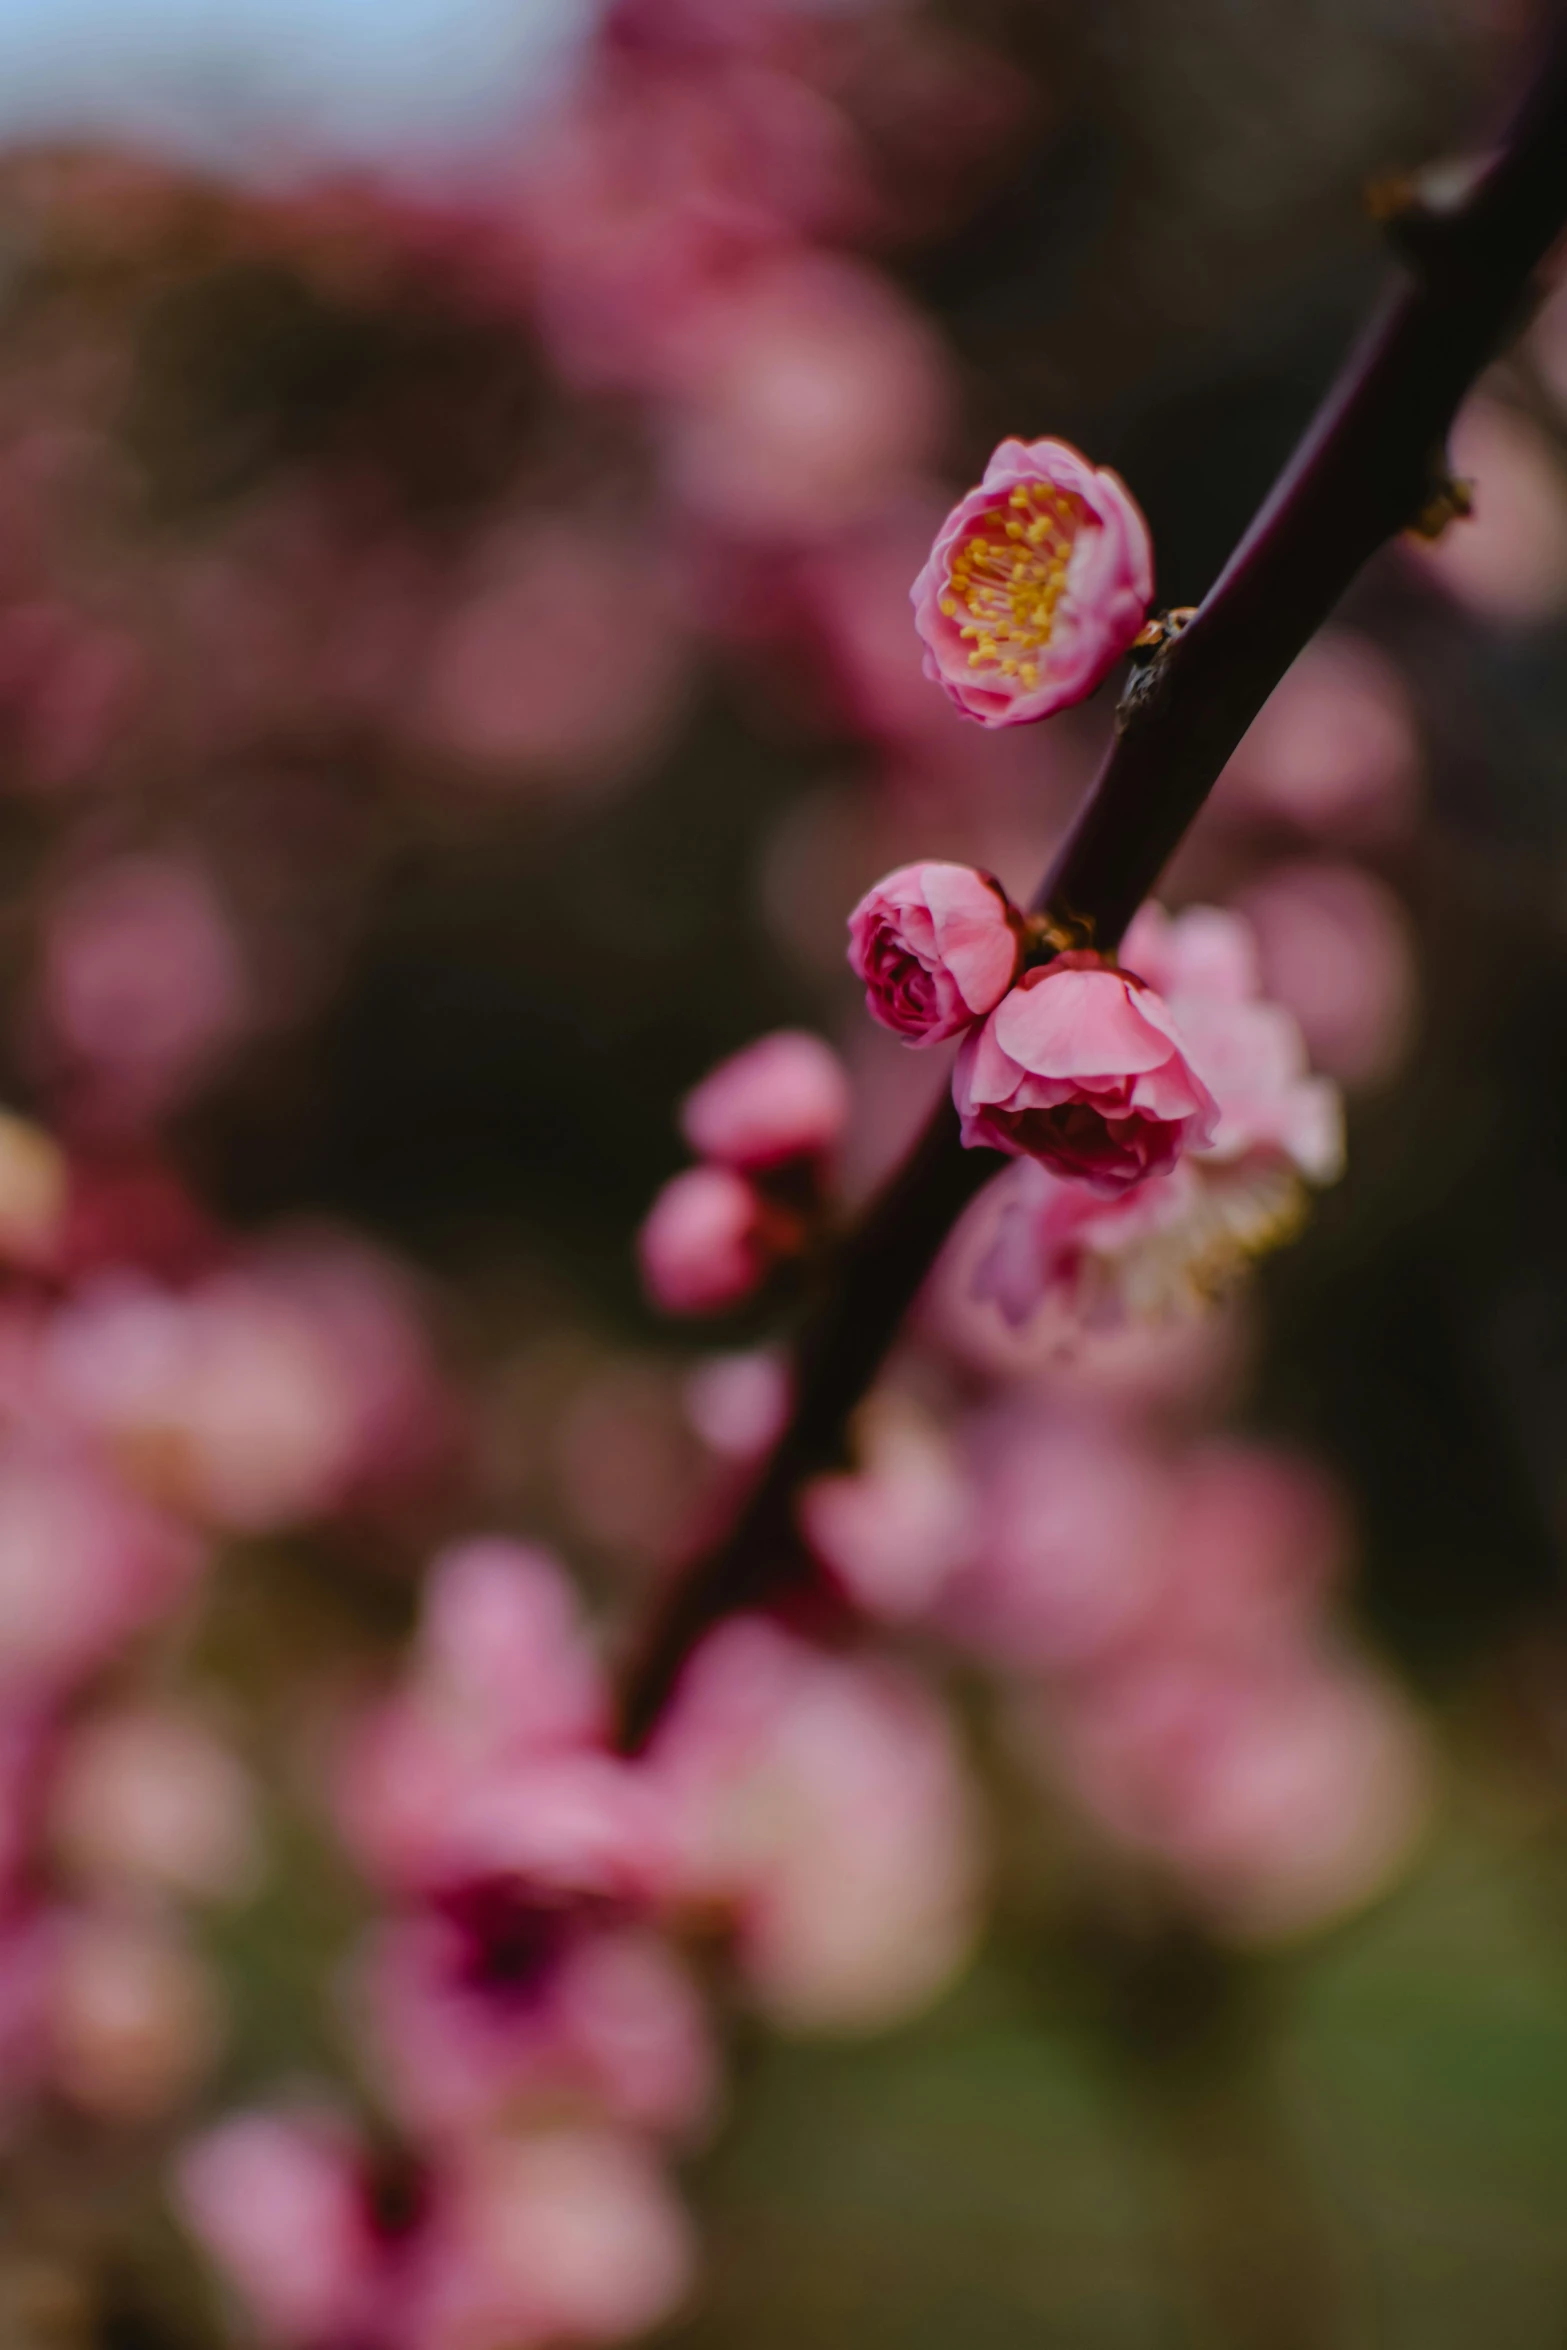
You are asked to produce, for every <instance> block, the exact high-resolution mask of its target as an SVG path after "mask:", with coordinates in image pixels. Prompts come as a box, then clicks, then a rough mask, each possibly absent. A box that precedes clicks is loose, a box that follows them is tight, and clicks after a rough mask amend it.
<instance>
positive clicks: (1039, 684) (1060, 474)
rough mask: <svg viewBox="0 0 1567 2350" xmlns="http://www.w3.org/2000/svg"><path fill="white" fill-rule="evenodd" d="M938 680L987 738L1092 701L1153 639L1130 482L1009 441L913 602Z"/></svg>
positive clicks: (951, 523) (965, 502)
mask: <svg viewBox="0 0 1567 2350" xmlns="http://www.w3.org/2000/svg"><path fill="white" fill-rule="evenodd" d="M911 593H912V597H913V603H914V621H915V626H916V627H917V628H918V630H919V633H920V635H921V636H922V637H923V638H924V640H925V648H926V650H925V674H926V676H927V677H929V678H930V679H932V680H933V681H934V682H935V683H936V684H938V685H941V686H944V687H945V688H946V691H947V693H948V695H949V696H950V698H951V699H952V701H953V702H954V703H955V704H956V705H957V707H958V709H960V710H961V711H963V712H964V713H965V715H966V716H968V717H970V718H977V719H978V720H979V722H980V724H981V725H983V726H1017V725H1021V724H1023V723H1024V722H1025V721H1027V720H1030V719H1035V718H1048V717H1049V716H1050V715H1051V713H1052V712H1053V711H1055V710H1062V709H1065V708H1066V707H1067V706H1068V704H1069V703H1072V702H1080V701H1083V700H1084V699H1085V698H1086V696H1088V695H1089V694H1091V693H1092V692H1093V690H1094V688H1095V686H1096V685H1098V683H1099V681H1100V679H1101V678H1102V677H1103V676H1104V675H1105V672H1106V671H1107V670H1108V669H1110V668H1111V667H1112V666H1113V665H1114V663H1115V662H1117V661H1118V660H1119V659H1120V657H1121V655H1122V654H1123V653H1124V652H1125V651H1126V649H1127V647H1128V646H1129V645H1130V644H1131V642H1132V639H1133V638H1134V637H1135V636H1136V634H1137V632H1138V630H1139V629H1140V628H1141V627H1142V625H1143V621H1144V618H1145V616H1146V614H1147V609H1148V603H1149V599H1150V597H1151V596H1152V594H1153V550H1152V547H1151V545H1150V542H1149V537H1148V526H1147V524H1146V523H1145V522H1144V520H1143V517H1142V514H1141V512H1140V511H1139V509H1138V507H1137V504H1136V502H1135V500H1134V499H1133V498H1132V496H1131V493H1130V492H1129V491H1128V489H1127V487H1126V485H1125V483H1124V482H1123V481H1122V480H1121V479H1120V477H1119V475H1117V474H1114V473H1111V472H1109V471H1108V470H1107V469H1105V468H1104V467H1102V466H1095V465H1091V464H1090V463H1089V462H1088V460H1087V458H1086V457H1084V456H1082V455H1081V454H1080V453H1079V451H1078V450H1076V449H1074V448H1072V447H1070V446H1069V444H1068V443H1067V442H1065V441H1053V440H1044V441H1032V442H1024V441H1003V442H1002V444H1001V446H1000V448H999V449H997V451H996V453H995V455H994V456H993V457H992V458H991V460H990V463H989V465H988V466H987V467H986V469H985V478H984V480H983V481H982V482H981V484H980V486H979V488H978V489H976V490H970V492H969V494H968V496H967V497H966V498H964V499H962V500H961V501H960V503H959V504H958V505H957V506H955V507H954V508H953V511H952V513H951V514H950V515H949V516H948V517H947V520H946V521H945V522H944V523H943V525H942V527H941V530H940V532H939V533H938V534H937V538H936V544H935V546H934V547H933V549H932V550H931V556H930V561H929V562H928V563H927V564H926V566H925V568H924V570H923V571H922V572H921V573H920V575H919V578H918V579H917V580H916V581H915V582H914V586H913V589H912V591H911Z"/></svg>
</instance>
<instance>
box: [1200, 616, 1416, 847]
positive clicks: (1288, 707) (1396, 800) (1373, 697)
mask: <svg viewBox="0 0 1567 2350" xmlns="http://www.w3.org/2000/svg"><path fill="white" fill-rule="evenodd" d="M1420 768H1421V755H1420V742H1419V737H1418V735H1417V733H1416V731H1415V718H1414V710H1413V706H1412V702H1411V696H1410V690H1409V687H1408V685H1407V684H1406V682H1405V680H1404V676H1403V673H1402V672H1401V671H1400V670H1399V669H1398V668H1397V666H1396V665H1395V664H1394V662H1393V661H1391V660H1390V659H1389V657H1388V655H1387V654H1386V653H1384V652H1382V651H1381V650H1380V649H1379V648H1378V647H1377V646H1376V645H1374V644H1372V643H1371V642H1370V640H1369V639H1368V638H1366V637H1363V636H1356V635H1353V634H1352V633H1351V632H1350V631H1349V630H1347V629H1328V630H1326V631H1325V632H1324V633H1323V634H1322V635H1321V636H1318V637H1315V638H1313V640H1312V642H1311V643H1310V644H1309V645H1308V646H1307V647H1306V650H1305V651H1304V652H1303V653H1302V654H1301V656H1300V658H1299V659H1298V660H1297V661H1296V662H1295V664H1294V666H1293V668H1291V669H1290V670H1288V671H1287V672H1286V674H1285V676H1284V678H1283V680H1282V682H1281V683H1280V684H1279V685H1278V686H1277V687H1276V688H1275V689H1274V692H1273V694H1272V696H1271V697H1270V699H1269V700H1268V701H1267V702H1266V703H1265V704H1264V706H1263V709H1262V713H1261V715H1260V716H1259V717H1258V718H1257V719H1256V721H1255V722H1254V724H1253V725H1252V727H1251V730H1250V732H1249V733H1248V734H1247V735H1246V737H1245V739H1244V741H1243V742H1242V744H1241V746H1240V749H1239V750H1238V751H1237V752H1236V753H1235V756H1234V757H1233V759H1231V761H1230V763H1229V765H1228V767H1226V769H1225V771H1224V773H1223V775H1222V776H1221V777H1220V778H1219V783H1218V788H1217V790H1216V791H1215V793H1214V797H1213V802H1212V805H1213V807H1214V808H1215V810H1216V811H1218V812H1219V813H1220V814H1221V815H1222V814H1229V815H1238V814H1243V813H1244V814H1247V815H1256V816H1261V817H1272V818H1274V819H1275V820H1277V821H1280V822H1282V823H1285V824H1290V825H1294V826H1295V827H1297V828H1298V829H1299V830H1300V831H1302V832H1308V833H1315V834H1320V835H1324V836H1327V837H1330V838H1333V839H1339V840H1343V841H1346V842H1351V843H1377V842H1382V841H1386V840H1390V839H1396V838H1399V837H1400V836H1401V835H1402V834H1403V833H1405V832H1406V831H1407V830H1408V828H1409V825H1410V824H1411V822H1412V821H1413V818H1414V815H1415V808H1416V800H1417V797H1418V793H1419V787H1420Z"/></svg>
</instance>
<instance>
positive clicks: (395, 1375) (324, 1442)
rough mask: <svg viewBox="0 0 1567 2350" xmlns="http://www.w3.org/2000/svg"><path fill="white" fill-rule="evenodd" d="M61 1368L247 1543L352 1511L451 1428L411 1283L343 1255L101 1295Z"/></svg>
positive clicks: (56, 1381)
mask: <svg viewBox="0 0 1567 2350" xmlns="http://www.w3.org/2000/svg"><path fill="white" fill-rule="evenodd" d="M44 1369H45V1375H46V1378H47V1380H48V1384H49V1390H50V1393H51V1395H52V1396H53V1397H54V1398H55V1400H56V1401H57V1402H58V1404H59V1405H60V1406H61V1407H62V1408H63V1409H64V1410H65V1411H66V1412H67V1413H68V1414H69V1415H70V1416H71V1418H73V1419H74V1420H76V1421H77V1422H78V1423H79V1424H82V1425H85V1426H86V1427H88V1428H90V1429H92V1430H93V1431H94V1432H95V1433H97V1434H98V1435H99V1436H100V1437H102V1438H104V1439H106V1440H107V1441H108V1442H109V1444H110V1445H111V1446H112V1447H113V1449H114V1450H115V1452H116V1454H117V1456H118V1457H119V1459H120V1460H121V1461H122V1462H123V1463H124V1465H125V1466H126V1467H127V1468H128V1469H129V1470H130V1471H131V1473H132V1474H133V1475H136V1476H137V1477H139V1478H140V1479H141V1480H142V1481H143V1482H144V1483H146V1484H148V1485H149V1486H150V1487H151V1488H152V1489H153V1490H154V1491H155V1492H156V1493H157V1494H159V1495H160V1496H161V1497H163V1498H166V1499H169V1500H172V1501H174V1502H175V1503H176V1504H177V1505H178V1506H179V1507H181V1508H182V1509H184V1510H187V1511H189V1512H190V1513H191V1514H192V1515H194V1516H195V1517H197V1518H199V1519H201V1520H204V1521H205V1522H207V1523H210V1524H213V1525H216V1526H222V1527H232V1528H234V1529H237V1530H239V1531H243V1532H255V1531H260V1530H262V1529H263V1528H267V1527H271V1526H276V1525H285V1524H289V1523H292V1522H294V1521H296V1520H298V1519H301V1518H307V1517H312V1516H316V1515H318V1514H320V1513H322V1512H324V1511H327V1510H330V1509H335V1508H339V1507H342V1506H345V1505H346V1504H347V1502H348V1501H349V1500H350V1499H351V1498H353V1497H355V1496H358V1495H360V1494H362V1493H363V1492H364V1491H366V1490H367V1489H368V1488H369V1487H371V1486H372V1485H373V1483H374V1480H375V1479H376V1478H382V1479H385V1478H386V1477H387V1475H388V1471H389V1468H396V1469H399V1470H402V1471H404V1472H406V1470H407V1468H408V1467H409V1466H410V1465H411V1464H413V1463H415V1462H417V1461H418V1460H419V1459H421V1458H424V1457H427V1455H428V1449H429V1440H430V1438H431V1437H432V1436H434V1437H439V1436H440V1435H441V1434H442V1433H443V1431H444V1426H445V1417H444V1415H445V1410H446V1406H445V1399H444V1396H443V1393H442V1391H441V1389H440V1386H439V1384H438V1382H437V1380H436V1377H435V1373H434V1369H433V1366H432V1365H431V1363H430V1360H429V1355H428V1351H427V1349H426V1347H425V1344H424V1340H423V1336H422V1333H421V1332H420V1330H419V1328H418V1324H417V1321H416V1319H415V1315H414V1306H413V1300H412V1298H411V1296H410V1295H409V1294H408V1293H407V1290H406V1287H405V1284H404V1282H403V1281H402V1279H401V1277H400V1276H399V1275H398V1274H397V1273H396V1271H395V1269H394V1268H392V1267H390V1266H388V1265H387V1264H386V1263H385V1262H384V1261H383V1260H382V1259H380V1258H378V1257H377V1256H376V1255H375V1254H374V1253H373V1252H372V1251H370V1250H363V1249H359V1248H357V1247H352V1246H349V1245H347V1244H345V1243H341V1242H335V1241H334V1242H324V1241H323V1242H300V1243H298V1244H280V1245H279V1246H277V1247H276V1248H273V1249H268V1250H264V1251H257V1252H256V1253H255V1254H254V1255H253V1256H252V1257H251V1258H250V1260H249V1261H248V1262H246V1263H243V1264H240V1265H236V1266H233V1267H230V1268H229V1269H227V1270H225V1271H223V1272H220V1273H217V1274H214V1275H213V1276H211V1277H210V1278H209V1279H207V1280H205V1281H202V1282H199V1283H198V1284H197V1285H196V1286H195V1287H193V1288H188V1289H182V1290H176V1289H173V1288H165V1287H164V1286H162V1285H161V1284H159V1283H156V1282H153V1281H147V1280H141V1279H139V1278H137V1277H136V1276H135V1275H132V1274H127V1273H124V1272H121V1273H119V1274H117V1275H106V1276H104V1277H102V1278H101V1279H100V1280H98V1281H96V1282H92V1283H90V1284H85V1285H84V1286H83V1287H82V1288H81V1290H80V1291H79V1292H78V1293H77V1295H76V1296H75V1297H74V1298H73V1299H72V1300H71V1301H70V1302H69V1303H68V1304H67V1305H66V1306H65V1307H64V1308H63V1309H62V1310H61V1312H60V1313H59V1314H57V1315H56V1317H55V1319H54V1322H53V1324H52V1325H51V1328H50V1331H49V1333H48V1337H47V1340H46V1343H45V1348H44Z"/></svg>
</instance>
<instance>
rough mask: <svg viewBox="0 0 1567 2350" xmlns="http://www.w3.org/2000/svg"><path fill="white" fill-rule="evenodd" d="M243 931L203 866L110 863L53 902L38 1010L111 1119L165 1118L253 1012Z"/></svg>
mask: <svg viewBox="0 0 1567 2350" xmlns="http://www.w3.org/2000/svg"><path fill="white" fill-rule="evenodd" d="M250 1010H251V1007H250V1003H249V998H248V989H247V985H246V979H245V973H244V968H243V964H242V961H241V957H240V952H239V948H238V946H237V944H236V941H235V938H234V933H233V930H232V928H231V926H230V923H229V921H228V918H227V915H226V914H225V912H224V909H223V908H222V906H221V905H220V903H219V901H218V899H217V897H216V895H215V893H214V891H213V888H212V884H211V882H210V881H209V879H208V878H207V876H206V874H205V873H203V872H202V871H201V870H200V869H199V868H198V867H196V866H194V865H190V864H185V863H181V862H178V861H176V860H175V859H173V858H167V857H151V856H147V857H133V858H127V859H125V860H124V861H122V862H121V863H118V864H110V865H103V866H100V867H98V868H97V869H96V870H95V871H91V872H88V873H86V874H84V875H83V876H82V877H81V878H80V879H79V880H77V881H76V882H74V883H73V884H71V885H70V886H68V887H67V888H66V889H65V890H64V891H63V892H62V893H61V894H60V895H59V896H58V897H57V898H56V899H55V900H54V902H53V904H52V905H51V906H49V907H48V908H47V909H46V912H45V916H44V939H43V968H42V974H41V981H40V999H39V1016H40V1018H41V1021H42V1024H43V1029H44V1033H45V1037H46V1040H47V1042H48V1044H49V1047H50V1049H51V1051H52V1052H54V1053H55V1054H57V1055H58V1056H59V1057H60V1058H61V1060H62V1061H63V1062H64V1064H65V1069H66V1072H67V1078H68V1082H69V1083H70V1084H72V1085H73V1086H74V1087H75V1088H76V1089H78V1090H81V1089H85V1090H86V1093H87V1097H88V1101H89V1103H90V1105H91V1107H92V1109H93V1110H94V1111H95V1113H96V1114H98V1115H99V1116H104V1117H107V1118H108V1119H109V1120H110V1121H111V1122H116V1123H117V1122H118V1121H120V1120H121V1119H130V1120H131V1121H132V1122H135V1121H136V1120H139V1119H142V1118H149V1117H155V1116H157V1115H158V1114H159V1113H160V1112H161V1111H163V1110H164V1109H165V1108H166V1107H167V1106H168V1105H169V1103H170V1102H171V1101H173V1100H174V1099H175V1098H177V1097H178V1096H179V1095H180V1094H181V1093H183V1092H184V1091H185V1090H186V1089H187V1088H188V1086H189V1085H190V1084H192V1083H193V1082H194V1081H195V1080H196V1079H197V1078H198V1077H199V1076H201V1075H202V1074H203V1073H204V1072H205V1071H206V1070H207V1069H208V1068H209V1067H210V1065H211V1063H212V1062H213V1060H214V1059H215V1058H216V1057H217V1056H218V1055H219V1054H220V1053H221V1052H222V1051H223V1050H224V1048H225V1047H226V1046H228V1045H229V1044H231V1043H232V1042H233V1041H234V1040H235V1038H236V1037H237V1036H239V1035H240V1034H241V1032H242V1031H243V1029H244V1027H245V1026H246V1024H247V1021H248V1019H249V1017H250Z"/></svg>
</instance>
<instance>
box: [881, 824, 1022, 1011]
mask: <svg viewBox="0 0 1567 2350" xmlns="http://www.w3.org/2000/svg"><path fill="white" fill-rule="evenodd" d="M1020 929H1021V920H1020V917H1019V915H1018V914H1017V912H1016V909H1015V908H1014V907H1013V906H1012V905H1011V903H1010V902H1009V900H1008V898H1007V894H1006V892H1005V890H1003V888H1002V887H1001V884H1000V882H999V881H994V880H992V879H991V877H990V875H989V874H988V873H976V872H975V870H974V868H973V867H972V866H971V865H943V864H936V863H929V862H927V863H925V864H922V865H900V866H899V867H898V870H897V871H896V872H895V873H889V874H888V875H887V877H886V879H885V880H884V881H878V882H877V884H876V886H875V888H874V889H870V890H867V891H866V893H865V895H864V897H862V898H861V900H860V902H859V904H858V905H857V906H856V907H855V909H854V911H853V913H852V914H851V915H850V916H849V963H850V967H851V968H852V969H853V971H854V972H855V973H856V975H857V976H858V977H859V978H861V979H863V980H864V982H865V1001H866V1005H867V1006H868V1008H869V1010H870V1013H871V1017H872V1018H873V1019H876V1020H879V1021H880V1022H881V1024H882V1026H883V1028H890V1029H891V1030H892V1032H893V1034H894V1035H895V1036H901V1037H902V1038H903V1040H904V1042H905V1043H906V1044H939V1043H940V1042H941V1041H942V1039H943V1038H944V1037H949V1036H960V1035H961V1034H962V1032H963V1030H964V1029H965V1028H968V1027H971V1026H972V1025H973V1023H974V1021H975V1020H982V1019H983V1018H984V1016H985V1014H986V1013H987V1012H990V1011H994V1009H995V1007H996V1005H997V1004H998V1003H1000V1001H1001V998H1002V997H1003V996H1004V995H1005V994H1006V992H1007V989H1008V988H1009V987H1010V986H1011V984H1012V981H1013V979H1014V977H1015V976H1016V972H1017V967H1018V959H1019V955H1020V953H1021V939H1020V936H1019V932H1020Z"/></svg>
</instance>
